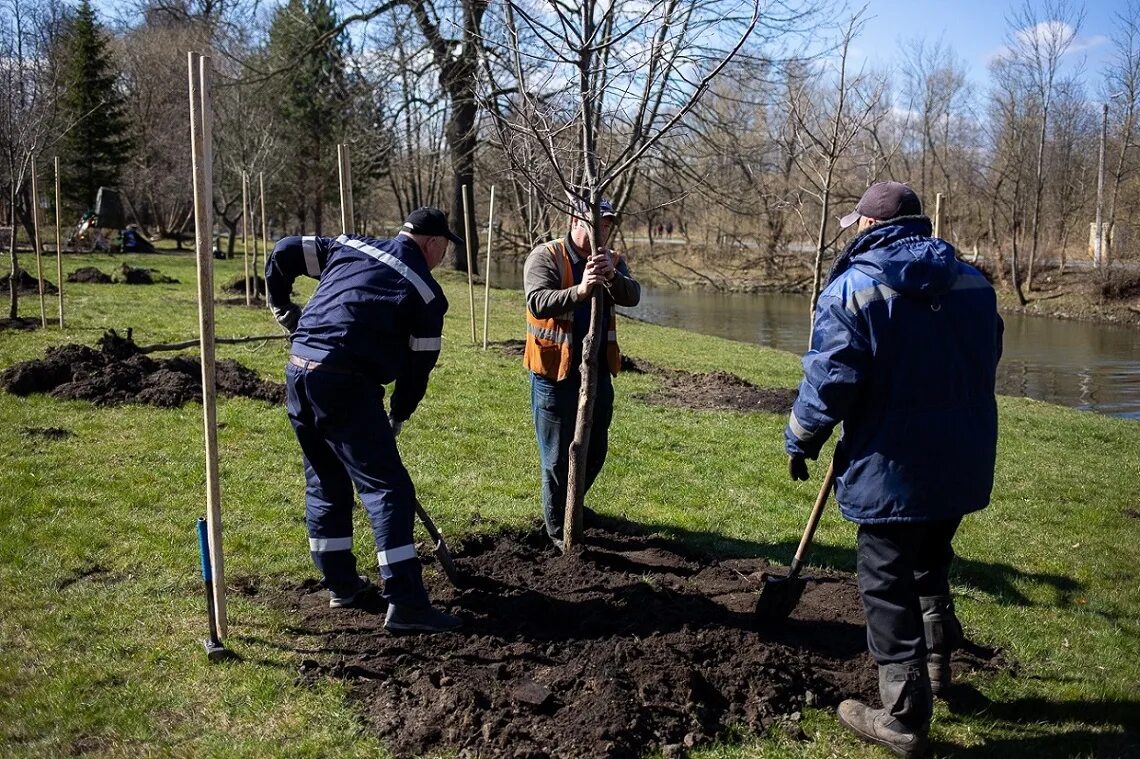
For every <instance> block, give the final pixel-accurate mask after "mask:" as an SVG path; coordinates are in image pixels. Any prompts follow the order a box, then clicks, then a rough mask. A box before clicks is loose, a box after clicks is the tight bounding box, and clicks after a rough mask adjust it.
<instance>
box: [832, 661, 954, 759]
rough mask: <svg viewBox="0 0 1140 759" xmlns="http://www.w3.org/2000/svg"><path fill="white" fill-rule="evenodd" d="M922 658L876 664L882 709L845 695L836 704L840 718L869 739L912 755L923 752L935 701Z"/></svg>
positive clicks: (898, 753) (848, 726)
mask: <svg viewBox="0 0 1140 759" xmlns="http://www.w3.org/2000/svg"><path fill="white" fill-rule="evenodd" d="M924 664H925V663H924V662H922V661H909V662H901V663H898V664H883V665H880V666H879V697H880V698H882V700H883V708H882V709H872V708H871V707H869V706H867V705H866V704H864V703H862V702H861V701H855V700H854V699H848V700H847V701H844V702H843V703H841V704H840V705H839V721H840V722H842V723H843V725H844V726H845V727H847V728H848V729H850V730H851V731H853V732H854V733H856V734H857V735H858V736H859V737H860V738H862V739H863V740H865V741H868V742H870V743H877V744H879V745H880V746H885V747H886V748H887V749H888V750H889V751H890V752H891V753H893V754H897V755H898V756H904V757H907V759H915V758H916V757H920V756H922V755H923V754H925V753H926V733H927V731H928V730H929V729H930V715H931V713H932V712H933V709H934V704H933V699H932V698H931V695H930V680H929V678H928V676H927V673H926V667H925V666H924Z"/></svg>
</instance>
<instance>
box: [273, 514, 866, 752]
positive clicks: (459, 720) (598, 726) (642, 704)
mask: <svg viewBox="0 0 1140 759" xmlns="http://www.w3.org/2000/svg"><path fill="white" fill-rule="evenodd" d="M586 544H587V550H586V551H585V552H584V553H582V554H580V555H573V556H563V555H561V554H560V553H558V552H557V551H556V550H555V549H554V548H553V547H552V546H551V545H550V542H549V540H548V539H547V538H546V536H545V534H544V532H543V530H542V529H541V528H540V527H539V528H535V529H533V530H530V531H519V532H510V533H506V534H501V535H483V536H476V537H473V538H469V539H467V540H466V541H462V542H461V543H460V545H459V547H458V548H457V549H456V562H457V564H458V567H459V569H460V571H461V572H462V573H463V574H464V575H465V577H466V578H467V581H466V584H465V588H464V589H463V590H455V589H453V588H451V587H450V586H449V585H447V584H446V582H445V581H444V580H443V578H442V576H441V574H440V573H439V572H438V571H436V572H433V571H432V568H431V566H429V567H428V570H427V571H426V573H425V580H426V581H427V583H428V586H429V591H430V593H431V596H432V598H433V599H434V600H435V601H436V602H437V603H438V604H440V605H441V606H443V607H445V608H447V609H449V610H450V611H452V612H454V613H457V614H459V615H460V616H461V617H463V618H464V620H465V622H466V624H465V627H464V629H463V630H461V631H460V632H457V633H452V634H446V635H435V636H429V635H410V636H409V635H404V636H393V635H389V634H386V633H385V632H384V631H383V627H382V625H383V619H384V609H383V603H382V602H381V603H380V604H379V608H365V609H352V610H330V609H329V608H328V597H327V591H322V590H319V589H318V588H317V587H315V585H314V583H312V582H305V583H302V584H300V585H297V586H293V587H291V588H286V589H284V590H280V591H274V590H269V589H263V590H262V591H261V592H260V593H259V594H258V597H259V598H262V599H265V600H266V601H267V602H269V603H272V604H274V605H277V606H279V607H280V608H284V609H288V610H291V611H293V612H294V613H297V614H299V616H300V619H299V620H298V623H297V626H298V629H299V630H300V631H301V632H303V633H305V634H306V635H310V634H311V635H313V636H316V637H315V640H316V641H317V646H318V647H319V649H321V650H320V652H318V653H317V654H315V655H314V654H307V659H308V660H307V661H305V662H304V664H303V665H302V667H301V679H302V680H303V681H312V682H320V681H323V680H324V679H325V678H327V677H330V676H331V677H336V678H338V679H342V680H344V681H345V682H346V684H347V686H348V688H349V692H350V694H351V697H352V699H353V700H354V701H355V702H356V704H357V707H358V708H359V710H360V712H361V713H362V715H363V718H364V720H365V722H366V723H367V725H368V726H369V728H370V729H371V730H372V731H373V732H374V733H375V734H376V735H377V736H379V737H380V738H381V739H382V740H383V741H384V742H385V744H386V745H387V746H388V747H390V748H391V749H392V750H393V752H394V753H395V754H396V755H397V756H420V755H424V754H429V753H436V752H441V751H442V752H445V753H448V754H453V753H458V754H459V755H460V756H480V757H513V756H534V757H555V756H558V757H560V756H575V757H629V756H641V755H644V754H646V753H652V752H653V751H655V750H657V751H662V752H664V753H665V754H667V755H681V754H683V753H684V752H687V751H688V750H690V749H692V748H694V747H696V746H700V745H704V744H707V743H708V742H709V741H710V740H713V739H715V738H717V737H720V736H723V735H724V734H725V733H726V731H727V730H728V729H729V728H730V727H740V728H743V729H744V730H747V731H754V732H763V731H764V730H765V729H767V728H768V727H769V726H772V725H775V724H776V723H777V722H778V721H779V720H781V719H782V718H786V717H787V715H790V714H792V713H794V712H799V711H801V710H802V709H803V708H804V706H805V705H806V704H807V702H808V699H809V696H808V694H809V693H810V694H811V695H810V700H811V703H812V704H814V705H816V706H834V705H835V704H837V703H838V702H839V701H840V700H842V699H843V698H848V697H859V698H864V699H873V698H875V697H876V696H877V683H876V676H875V668H874V663H873V661H872V660H871V658H870V656H869V655H868V654H867V653H866V637H865V632H864V628H863V619H862V610H861V606H860V603H859V600H858V593H857V590H856V587H855V582H854V578H853V577H851V576H850V575H845V574H836V573H828V572H814V571H813V575H814V576H815V577H816V581H814V582H812V583H811V584H810V585H809V586H808V589H807V591H806V592H805V594H804V597H803V600H802V602H801V603H800V605H799V607H798V608H797V609H796V610H795V612H793V614H792V617H791V619H789V620H788V621H787V622H786V623H784V624H781V625H776V626H772V625H769V626H767V627H764V628H762V627H760V626H758V625H757V624H756V623H755V619H754V615H753V607H754V604H755V598H756V592H757V590H758V582H759V576H760V573H761V572H762V571H764V570H766V569H768V563H767V562H766V561H765V560H763V559H723V560H717V559H712V558H708V557H704V556H701V555H699V554H693V553H691V552H688V551H686V550H685V549H684V548H683V547H682V545H681V544H680V543H677V542H674V541H671V540H668V539H666V538H663V537H660V536H657V535H644V534H641V533H640V532H639V530H638V529H637V528H636V527H635V526H632V525H630V524H629V523H626V522H620V521H618V520H613V519H607V518H604V517H603V518H602V521H601V523H600V526H599V527H596V528H591V529H588V530H587V531H586ZM422 553H424V554H425V555H426V552H422ZM312 640H314V638H308V637H306V643H305V646H306V651H311V649H310V648H309V647H308V646H309V645H310V641H312ZM309 657H311V658H309Z"/></svg>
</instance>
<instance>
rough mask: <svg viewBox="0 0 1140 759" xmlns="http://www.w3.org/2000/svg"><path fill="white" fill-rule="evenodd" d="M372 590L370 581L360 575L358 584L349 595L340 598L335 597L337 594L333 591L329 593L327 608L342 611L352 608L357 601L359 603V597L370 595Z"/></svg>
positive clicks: (338, 596) (339, 596)
mask: <svg viewBox="0 0 1140 759" xmlns="http://www.w3.org/2000/svg"><path fill="white" fill-rule="evenodd" d="M372 589H373V586H372V581H371V580H369V579H368V578H367V577H365V576H364V575H360V582H359V584H358V585H357V586H356V588H355V589H354V590H353V591H352V592H351V593H348V594H347V595H343V596H342V595H337V592H336V591H335V590H330V591H329V608H330V609H343V608H345V607H348V606H352V605H353V604H355V603H356V602H357V601H359V600H360V599H361V597H363V596H365V595H367V594H368V593H370V592H371V591H372Z"/></svg>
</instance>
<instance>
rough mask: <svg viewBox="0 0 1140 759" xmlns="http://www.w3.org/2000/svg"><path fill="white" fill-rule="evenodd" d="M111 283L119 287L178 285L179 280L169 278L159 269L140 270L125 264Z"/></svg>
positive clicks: (115, 274) (112, 276) (112, 278)
mask: <svg viewBox="0 0 1140 759" xmlns="http://www.w3.org/2000/svg"><path fill="white" fill-rule="evenodd" d="M111 281H113V282H114V283H115V284H119V285H167V284H170V285H176V284H178V280H177V279H174V278H173V277H168V276H166V275H165V274H162V273H161V272H159V270H158V269H140V268H137V267H134V266H129V265H127V264H123V265H122V266H120V267H119V270H118V271H116V272H115V273H114V274H112V275H111Z"/></svg>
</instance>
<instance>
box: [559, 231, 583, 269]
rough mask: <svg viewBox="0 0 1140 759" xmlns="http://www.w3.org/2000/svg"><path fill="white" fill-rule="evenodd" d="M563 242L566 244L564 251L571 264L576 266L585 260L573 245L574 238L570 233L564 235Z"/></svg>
mask: <svg viewBox="0 0 1140 759" xmlns="http://www.w3.org/2000/svg"><path fill="white" fill-rule="evenodd" d="M563 242H564V243H566V251H567V252H568V253H569V254H570V263H571V264H576V263H578V262H579V261H581V260H582V259H583V258H585V256H584V255H582V253H581V252H580V251H579V250H578V246H577V245H575V244H574V236H573V235H572V234H571V233H570V232H567V233H566V239H565V240H563Z"/></svg>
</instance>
